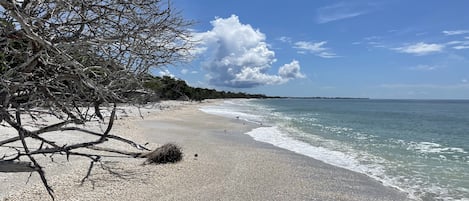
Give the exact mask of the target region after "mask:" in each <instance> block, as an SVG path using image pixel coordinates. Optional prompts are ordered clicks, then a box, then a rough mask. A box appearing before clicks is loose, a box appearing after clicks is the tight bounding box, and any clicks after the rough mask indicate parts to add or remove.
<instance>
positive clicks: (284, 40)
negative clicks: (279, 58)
mask: <svg viewBox="0 0 469 201" xmlns="http://www.w3.org/2000/svg"><path fill="white" fill-rule="evenodd" d="M278 40H279V41H282V42H284V43H291V41H292V40H291V38H290V37H287V36H282V37H280V38H278Z"/></svg>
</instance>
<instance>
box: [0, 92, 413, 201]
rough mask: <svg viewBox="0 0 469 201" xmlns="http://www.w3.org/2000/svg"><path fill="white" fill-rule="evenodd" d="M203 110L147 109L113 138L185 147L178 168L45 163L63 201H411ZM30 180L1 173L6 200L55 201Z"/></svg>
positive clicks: (109, 160) (133, 162)
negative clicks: (88, 173)
mask: <svg viewBox="0 0 469 201" xmlns="http://www.w3.org/2000/svg"><path fill="white" fill-rule="evenodd" d="M204 104H217V101H214V102H211V103H204ZM201 105H202V104H193V103H187V102H186V103H183V104H179V103H172V105H171V107H170V109H167V110H163V111H160V110H159V109H148V110H146V111H145V112H144V119H141V118H138V117H137V116H128V117H124V118H122V119H119V120H118V121H117V122H116V125H115V127H114V130H113V133H116V134H117V133H118V134H120V135H122V136H125V137H127V138H131V139H134V140H135V141H137V142H139V143H142V144H143V143H146V142H148V143H149V144H148V145H147V146H148V147H151V148H156V147H158V146H160V145H162V144H164V143H167V142H173V143H176V144H178V145H180V146H181V147H182V148H183V151H184V154H185V155H184V159H183V161H181V162H179V163H176V164H164V165H142V163H143V162H144V159H134V158H122V157H105V158H103V162H102V164H97V165H96V167H95V168H94V169H93V172H92V174H91V176H90V177H89V179H88V180H86V181H85V182H84V183H83V184H81V183H80V181H81V179H82V178H83V176H84V175H86V171H87V168H88V165H89V161H87V160H86V159H80V158H78V159H77V158H74V159H76V160H71V161H70V162H67V161H66V160H64V159H61V160H59V158H57V160H55V161H56V162H54V163H43V164H45V167H46V168H45V170H46V172H47V177H48V178H49V181H50V184H51V186H52V187H53V189H54V191H55V195H56V197H57V200H357V201H358V200H360V201H362V200H363V201H366V200H406V195H405V194H403V193H402V192H399V191H397V190H395V189H392V188H389V187H385V186H383V185H382V184H380V183H379V182H377V181H376V180H373V179H371V178H370V177H367V176H366V175H363V174H359V173H355V172H352V171H348V170H345V169H342V168H338V167H334V166H331V165H328V164H325V163H323V162H320V161H317V160H314V159H312V158H309V157H306V156H302V155H299V154H296V153H293V152H290V151H288V150H283V149H280V148H277V147H274V146H272V145H269V144H265V143H261V142H257V141H254V140H253V139H252V138H251V137H250V136H248V135H246V134H244V133H246V132H247V131H250V130H251V129H253V128H255V127H257V126H258V125H252V124H248V123H243V122H242V121H240V120H236V119H226V118H223V117H218V116H214V115H209V114H206V113H203V112H201V111H200V110H198V108H199V107H200V106H201ZM121 116H122V115H121ZM108 146H110V147H122V144H118V143H114V144H112V143H111V144H108ZM196 155H197V157H196ZM46 161H47V160H46V159H44V160H42V162H46ZM28 175H29V174H28V173H0V182H2V186H1V187H0V190H1V191H0V198H2V196H3V199H4V200H47V199H50V198H49V197H48V195H47V192H46V191H45V189H44V187H43V186H42V184H41V183H40V182H39V181H38V179H37V178H38V177H37V174H33V176H32V177H31V179H30V181H29V183H28V184H25V182H26V181H27V179H28Z"/></svg>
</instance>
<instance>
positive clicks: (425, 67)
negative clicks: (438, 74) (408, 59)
mask: <svg viewBox="0 0 469 201" xmlns="http://www.w3.org/2000/svg"><path fill="white" fill-rule="evenodd" d="M439 68H441V67H440V66H436V65H424V64H421V65H417V66H412V67H410V68H409V70H414V71H434V70H437V69H439Z"/></svg>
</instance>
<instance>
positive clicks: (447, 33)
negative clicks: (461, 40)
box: [442, 30, 469, 36]
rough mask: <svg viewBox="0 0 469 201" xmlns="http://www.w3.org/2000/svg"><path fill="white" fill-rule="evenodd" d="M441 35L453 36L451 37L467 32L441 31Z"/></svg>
mask: <svg viewBox="0 0 469 201" xmlns="http://www.w3.org/2000/svg"><path fill="white" fill-rule="evenodd" d="M442 33H443V34H445V35H447V36H453V35H462V34H469V30H452V31H442Z"/></svg>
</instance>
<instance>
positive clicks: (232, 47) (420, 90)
mask: <svg viewBox="0 0 469 201" xmlns="http://www.w3.org/2000/svg"><path fill="white" fill-rule="evenodd" d="M173 6H174V7H175V8H177V9H178V10H181V12H182V14H183V16H184V17H185V18H187V19H193V20H195V21H196V22H197V23H196V24H195V25H194V26H193V27H192V29H193V33H194V37H195V38H196V39H197V40H198V41H199V44H198V46H197V48H196V49H195V50H194V55H195V56H196V57H195V58H194V60H193V61H192V62H190V63H187V64H181V65H178V66H172V67H168V68H167V69H162V70H161V71H162V72H159V73H162V74H171V75H173V76H175V77H177V78H180V79H183V80H186V81H187V82H188V83H189V84H190V85H193V86H200V87H209V88H216V89H220V90H230V91H243V92H248V93H263V94H267V95H280V96H329V97H335V96H341V97H370V98H411V99H415V98H418V99H468V98H469V12H468V11H469V10H468V8H469V1H465V0H452V1H437V0H413V1H407V0H388V1H384V0H383V1H380V0H370V1H329V0H328V1H325V0H324V1H320V0H314V1H313V0H296V1H267V0H265V1H264V0H249V1H247V0H236V1H219V0H197V1H194V0H173Z"/></svg>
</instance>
